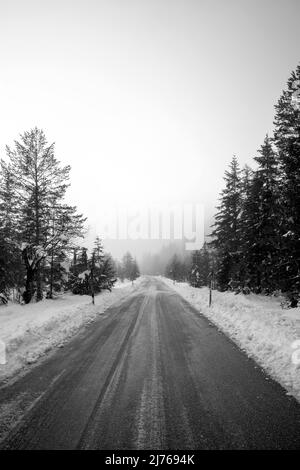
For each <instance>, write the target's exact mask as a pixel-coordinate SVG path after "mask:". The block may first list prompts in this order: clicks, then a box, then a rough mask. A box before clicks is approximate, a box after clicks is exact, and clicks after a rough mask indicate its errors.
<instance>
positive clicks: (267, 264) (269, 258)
mask: <svg viewBox="0 0 300 470" xmlns="http://www.w3.org/2000/svg"><path fill="white" fill-rule="evenodd" d="M254 160H255V161H256V162H257V163H258V168H257V170H256V171H255V172H254V173H253V175H252V178H251V179H250V184H249V180H248V181H247V182H245V183H244V198H243V204H242V214H241V219H240V240H241V246H242V254H241V271H242V278H243V284H244V286H245V285H246V286H247V287H249V288H250V289H251V290H255V291H258V292H259V291H261V290H262V289H263V290H264V291H272V290H275V289H276V288H277V287H278V282H279V279H278V259H279V258H278V257H279V253H280V224H281V217H280V204H279V201H280V186H279V168H278V157H277V154H276V151H275V150H274V149H273V146H272V141H271V139H270V138H269V137H268V136H266V137H265V140H264V143H263V145H262V146H261V148H260V150H259V151H258V155H257V156H256V157H254Z"/></svg>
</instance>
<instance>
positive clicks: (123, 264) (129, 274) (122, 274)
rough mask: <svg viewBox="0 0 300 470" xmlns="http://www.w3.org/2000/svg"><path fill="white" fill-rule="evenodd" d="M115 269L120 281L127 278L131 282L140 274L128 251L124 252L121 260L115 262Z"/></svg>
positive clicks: (134, 260)
mask: <svg viewBox="0 0 300 470" xmlns="http://www.w3.org/2000/svg"><path fill="white" fill-rule="evenodd" d="M116 271H117V276H118V278H119V279H120V280H121V281H124V280H125V279H128V280H130V281H131V282H132V283H133V282H134V281H135V279H137V278H138V277H139V276H140V269H139V266H138V263H137V261H136V259H135V258H133V256H132V255H131V253H130V252H129V251H128V252H127V253H125V255H124V256H123V258H122V261H120V262H117V263H116Z"/></svg>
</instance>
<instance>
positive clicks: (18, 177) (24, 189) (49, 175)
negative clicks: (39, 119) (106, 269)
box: [7, 128, 84, 303]
mask: <svg viewBox="0 0 300 470" xmlns="http://www.w3.org/2000/svg"><path fill="white" fill-rule="evenodd" d="M7 156H8V158H9V162H10V166H11V168H12V171H13V174H14V177H15V191H16V196H17V198H18V202H19V206H18V207H19V215H20V227H21V234H20V236H21V240H22V246H21V248H22V256H23V261H24V264H25V268H26V283H25V292H24V301H25V303H28V302H30V300H31V298H32V296H33V294H34V291H35V286H36V298H37V300H41V299H42V297H43V289H42V272H41V268H42V262H43V261H44V260H45V259H46V258H47V256H48V255H49V252H51V250H53V249H54V248H55V247H56V246H57V245H58V244H59V243H60V241H61V240H62V237H65V239H70V238H72V237H74V236H81V235H82V226H83V222H84V219H83V218H82V216H80V215H78V216H76V217H77V222H76V223H75V224H73V221H72V222H71V223H69V222H70V218H72V217H75V213H76V209H75V208H72V207H69V206H66V205H65V206H64V210H61V209H58V208H59V207H60V206H61V205H63V198H64V196H65V192H66V189H67V188H68V186H69V183H68V179H69V172H70V167H69V166H65V167H61V166H60V164H59V162H58V160H56V158H55V156H54V144H51V145H48V143H47V140H46V137H45V134H44V132H43V131H42V130H40V129H37V128H34V129H32V130H30V131H28V132H25V133H24V134H23V135H21V136H20V141H15V148H14V149H11V148H9V147H7ZM54 205H55V206H56V207H57V210H59V212H60V215H59V218H61V220H62V219H64V216H65V215H66V213H67V216H66V217H65V219H64V220H67V221H66V222H65V223H63V224H62V225H58V224H57V227H56V228H57V229H56V230H55V233H53V232H51V230H50V226H49V220H51V211H52V209H53V206H54ZM63 214H64V215H63Z"/></svg>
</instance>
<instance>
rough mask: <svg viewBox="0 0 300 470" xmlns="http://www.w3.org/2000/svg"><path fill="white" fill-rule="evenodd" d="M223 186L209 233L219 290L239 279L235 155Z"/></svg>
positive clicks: (238, 180)
mask: <svg viewBox="0 0 300 470" xmlns="http://www.w3.org/2000/svg"><path fill="white" fill-rule="evenodd" d="M224 179H225V189H224V190H223V191H222V192H221V195H220V205H219V206H218V207H217V209H218V212H217V214H216V217H215V223H214V225H213V227H214V230H213V232H212V234H211V236H212V237H213V240H212V241H211V242H210V246H212V247H214V248H216V249H217V251H218V266H217V272H216V278H217V282H218V285H219V287H220V289H221V290H226V289H227V288H228V283H229V282H230V281H235V282H238V281H239V269H240V240H239V217H240V213H241V178H240V168H239V164H238V161H237V158H236V157H235V156H234V157H233V159H232V161H231V163H230V165H229V170H226V172H225V177H224Z"/></svg>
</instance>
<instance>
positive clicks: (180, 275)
mask: <svg viewBox="0 0 300 470" xmlns="http://www.w3.org/2000/svg"><path fill="white" fill-rule="evenodd" d="M165 275H166V277H168V278H170V279H172V280H173V281H174V282H175V281H185V280H186V272H185V264H184V263H183V262H182V261H181V260H180V258H179V257H178V255H177V254H176V253H175V254H174V255H173V256H172V258H171V260H170V261H169V263H168V264H167V266H166V272H165Z"/></svg>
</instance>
